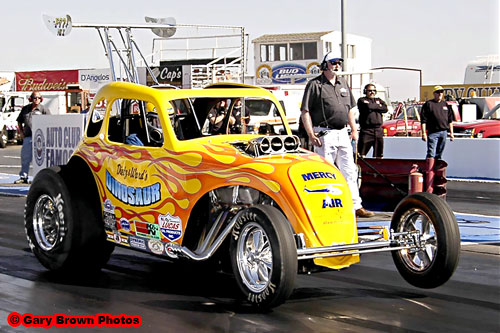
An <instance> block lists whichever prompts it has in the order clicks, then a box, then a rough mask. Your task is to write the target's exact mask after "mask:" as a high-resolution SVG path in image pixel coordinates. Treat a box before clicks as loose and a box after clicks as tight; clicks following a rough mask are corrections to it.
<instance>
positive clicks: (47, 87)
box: [16, 70, 78, 91]
mask: <svg viewBox="0 0 500 333" xmlns="http://www.w3.org/2000/svg"><path fill="white" fill-rule="evenodd" d="M68 84H78V70H63V71H36V72H17V73H16V90H17V91H33V90H39V91H58V90H65V89H66V87H67V85H68Z"/></svg>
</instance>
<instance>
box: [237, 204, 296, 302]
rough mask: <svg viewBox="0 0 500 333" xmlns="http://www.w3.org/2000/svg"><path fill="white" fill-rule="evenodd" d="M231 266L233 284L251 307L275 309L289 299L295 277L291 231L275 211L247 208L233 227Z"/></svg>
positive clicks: (265, 207)
mask: <svg viewBox="0 0 500 333" xmlns="http://www.w3.org/2000/svg"><path fill="white" fill-rule="evenodd" d="M230 256H231V265H232V268H233V272H234V275H235V279H236V282H237V284H238V286H239V288H240V289H241V291H242V292H243V294H244V295H245V298H246V300H247V301H248V302H250V303H251V304H252V305H253V306H255V307H257V308H259V309H261V310H264V309H269V308H272V307H276V306H278V305H280V304H282V303H283V302H285V300H286V299H287V298H288V297H289V296H290V294H291V293H292V291H293V288H294V283H295V278H296V275H297V248H296V245H295V241H294V237H293V233H292V229H291V227H290V224H289V222H288V220H287V219H286V218H285V216H284V215H283V214H282V213H281V212H280V211H279V210H277V209H276V208H274V207H270V206H265V205H257V206H254V207H251V208H247V209H245V210H244V211H243V213H242V214H241V215H240V216H239V218H238V220H237V222H236V225H235V226H234V228H233V232H232V234H231V242H230Z"/></svg>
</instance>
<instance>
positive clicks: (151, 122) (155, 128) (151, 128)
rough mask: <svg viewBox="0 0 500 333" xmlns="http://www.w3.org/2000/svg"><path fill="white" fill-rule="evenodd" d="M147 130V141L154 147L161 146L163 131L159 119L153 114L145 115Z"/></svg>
mask: <svg viewBox="0 0 500 333" xmlns="http://www.w3.org/2000/svg"><path fill="white" fill-rule="evenodd" d="M146 120H147V128H148V134H149V139H150V140H151V141H152V142H153V143H154V145H155V146H157V147H159V146H161V145H162V144H163V130H162V129H161V124H160V118H159V117H158V114H157V113H155V112H148V113H147V114H146Z"/></svg>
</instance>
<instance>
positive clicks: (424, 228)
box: [391, 192, 460, 288]
mask: <svg viewBox="0 0 500 333" xmlns="http://www.w3.org/2000/svg"><path fill="white" fill-rule="evenodd" d="M391 229H392V230H394V232H396V233H398V232H415V231H416V232H417V233H418V234H419V236H420V237H419V242H418V244H417V246H416V247H415V248H410V249H404V250H397V251H393V252H392V258H393V260H394V263H395V265H396V267H397V269H398V271H399V273H400V274H401V276H403V278H404V279H405V280H406V281H407V282H408V283H410V284H412V285H414V286H416V287H419V288H435V287H438V286H440V285H442V284H443V283H445V282H446V281H448V279H449V278H450V277H451V276H452V275H453V272H454V271H455V269H456V267H457V265H458V259H459V256H460V233H459V229H458V224H457V220H456V218H455V215H454V214H453V211H452V210H451V208H450V206H448V204H447V203H446V201H444V200H443V199H441V198H439V197H437V196H436V195H434V194H431V193H425V192H423V193H414V194H412V195H409V196H408V197H406V198H405V199H403V200H402V201H401V202H400V203H399V204H398V206H397V207H396V210H395V211H394V214H393V216H392V221H391Z"/></svg>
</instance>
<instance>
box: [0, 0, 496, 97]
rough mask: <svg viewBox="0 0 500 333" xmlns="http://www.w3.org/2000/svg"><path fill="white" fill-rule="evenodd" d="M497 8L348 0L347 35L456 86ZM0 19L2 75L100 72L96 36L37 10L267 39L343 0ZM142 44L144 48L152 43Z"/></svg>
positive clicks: (188, 4)
mask: <svg viewBox="0 0 500 333" xmlns="http://www.w3.org/2000/svg"><path fill="white" fill-rule="evenodd" d="M499 2H500V0H473V1H471V0H412V1H407V0H345V3H346V32H348V33H353V34H358V35H362V36H366V37H369V38H371V39H372V65H373V67H380V66H400V67H411V68H419V69H422V71H423V84H449V83H462V82H463V79H464V73H465V67H466V64H467V63H468V62H469V61H471V60H473V59H474V58H475V57H476V56H482V55H489V54H499V53H500V51H499V48H500V46H499V45H500V42H499V39H500V32H499V30H500V29H499V23H498V20H499V17H500V5H499ZM1 13H2V14H1V20H0V27H1V30H0V36H1V39H0V40H1V42H2V46H1V47H0V50H1V51H0V71H28V70H46V69H74V68H104V67H107V65H108V63H107V59H106V58H105V56H104V52H103V49H102V46H101V43H100V40H99V38H98V35H97V33H96V32H95V31H93V30H90V29H89V30H87V29H86V30H82V29H80V30H76V29H75V30H74V31H73V32H72V33H71V34H70V35H69V36H67V37H64V38H56V37H55V36H53V35H52V34H51V33H50V32H49V31H48V30H47V29H46V28H45V26H44V24H43V22H42V14H48V15H51V16H61V15H65V14H70V15H71V17H72V19H73V21H74V22H77V23H143V22H144V16H152V17H174V18H175V19H176V20H177V23H182V24H210V25H231V26H243V27H245V32H246V33H248V34H249V35H250V40H252V39H254V38H257V37H259V36H261V35H263V34H267V33H293V32H317V31H328V30H340V28H341V25H340V0H330V1H321V0H309V1H302V0H300V1H299V0H288V1H285V0H265V1H263V0H252V1H245V2H244V1H234V0H232V1H224V0H183V1H171V0H146V1H144V0H143V1H137V0H136V1H130V0H100V1H97V0H85V1H68V0H64V1H61V0H45V1H40V0H37V1H34V0H27V1H22V0H20V1H12V0H7V1H3V2H2V10H1ZM148 38H153V34H151V37H149V36H148ZM145 39H146V38H145ZM143 43H146V42H143ZM143 45H144V44H143ZM145 48H146V49H147V50H150V49H151V42H149V44H146V47H145ZM251 48H252V46H251ZM251 55H253V52H252V53H251ZM377 80H379V81H380V83H382V84H383V85H384V86H390V92H391V97H392V99H393V100H397V99H403V98H407V97H414V96H418V85H419V77H418V74H416V73H413V72H399V73H394V72H393V73H388V72H386V73H383V74H380V75H379V77H378V78H377Z"/></svg>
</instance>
